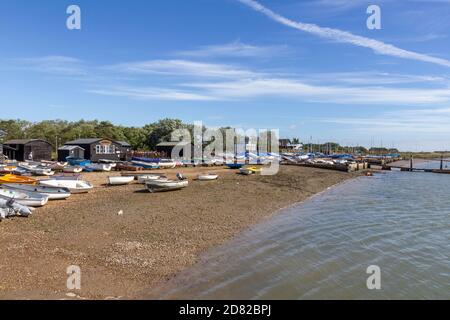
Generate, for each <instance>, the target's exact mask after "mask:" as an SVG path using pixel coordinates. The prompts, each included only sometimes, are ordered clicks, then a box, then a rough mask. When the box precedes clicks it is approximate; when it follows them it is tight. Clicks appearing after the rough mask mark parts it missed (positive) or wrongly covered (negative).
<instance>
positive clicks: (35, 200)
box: [0, 174, 93, 219]
mask: <svg viewBox="0 0 450 320" xmlns="http://www.w3.org/2000/svg"><path fill="white" fill-rule="evenodd" d="M92 188H93V186H92V185H91V184H90V183H88V182H86V181H82V180H79V179H78V177H64V176H63V177H52V178H50V179H46V180H40V181H38V180H36V179H33V178H30V177H24V176H16V175H12V174H7V175H5V176H2V177H0V219H4V218H7V217H11V216H29V215H31V214H32V211H33V210H34V209H33V208H36V207H42V206H45V205H46V204H47V203H48V201H52V200H64V199H67V198H69V197H70V196H71V194H73V193H85V192H88V191H90V190H91V189H92Z"/></svg>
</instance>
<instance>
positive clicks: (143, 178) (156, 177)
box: [138, 174, 168, 184]
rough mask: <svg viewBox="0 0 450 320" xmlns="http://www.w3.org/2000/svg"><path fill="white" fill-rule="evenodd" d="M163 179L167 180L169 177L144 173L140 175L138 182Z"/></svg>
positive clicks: (143, 182)
mask: <svg viewBox="0 0 450 320" xmlns="http://www.w3.org/2000/svg"><path fill="white" fill-rule="evenodd" d="M156 180H162V181H167V180H168V179H167V177H165V176H161V175H156V174H144V175H140V176H138V183H141V184H145V183H147V182H150V181H156Z"/></svg>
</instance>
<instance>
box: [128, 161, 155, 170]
mask: <svg viewBox="0 0 450 320" xmlns="http://www.w3.org/2000/svg"><path fill="white" fill-rule="evenodd" d="M131 163H132V164H133V166H135V167H141V168H144V169H159V168H160V166H159V165H158V164H157V163H150V162H144V161H136V160H133V161H131Z"/></svg>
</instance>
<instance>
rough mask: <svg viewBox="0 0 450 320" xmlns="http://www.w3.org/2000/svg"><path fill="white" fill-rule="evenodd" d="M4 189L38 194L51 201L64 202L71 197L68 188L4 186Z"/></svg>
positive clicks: (27, 185) (24, 185) (25, 185)
mask: <svg viewBox="0 0 450 320" xmlns="http://www.w3.org/2000/svg"><path fill="white" fill-rule="evenodd" d="M2 187H4V188H6V189H12V190H18V191H26V192H37V193H39V194H42V195H44V196H48V199H49V200H64V199H67V198H69V197H70V190H69V189H67V188H58V187H47V186H33V185H29V184H4V185H2Z"/></svg>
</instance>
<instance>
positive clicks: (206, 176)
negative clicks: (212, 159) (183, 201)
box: [197, 173, 219, 181]
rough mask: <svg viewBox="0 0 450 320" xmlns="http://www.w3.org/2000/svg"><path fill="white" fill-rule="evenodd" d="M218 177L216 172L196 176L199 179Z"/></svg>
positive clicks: (210, 179) (207, 179)
mask: <svg viewBox="0 0 450 320" xmlns="http://www.w3.org/2000/svg"><path fill="white" fill-rule="evenodd" d="M217 179H219V176H218V175H217V174H210V173H208V174H201V175H199V176H198V177H197V180H199V181H212V180H217Z"/></svg>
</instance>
